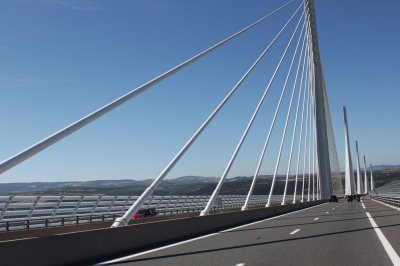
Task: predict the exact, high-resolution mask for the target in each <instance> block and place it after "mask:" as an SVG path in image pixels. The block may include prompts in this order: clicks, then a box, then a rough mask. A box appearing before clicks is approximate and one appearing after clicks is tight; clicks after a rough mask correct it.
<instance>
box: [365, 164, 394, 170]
mask: <svg viewBox="0 0 400 266" xmlns="http://www.w3.org/2000/svg"><path fill="white" fill-rule="evenodd" d="M389 169H400V164H398V165H385V164H382V165H373V166H372V170H373V171H383V170H389Z"/></svg>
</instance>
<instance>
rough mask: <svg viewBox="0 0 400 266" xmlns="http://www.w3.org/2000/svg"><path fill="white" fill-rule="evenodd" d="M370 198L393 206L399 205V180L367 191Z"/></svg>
mask: <svg viewBox="0 0 400 266" xmlns="http://www.w3.org/2000/svg"><path fill="white" fill-rule="evenodd" d="M369 196H370V197H371V198H372V199H375V200H378V201H380V202H383V203H386V204H388V205H391V206H393V207H396V208H399V207H400V182H396V183H391V184H387V185H384V186H381V187H378V188H376V189H374V190H373V191H370V192H369Z"/></svg>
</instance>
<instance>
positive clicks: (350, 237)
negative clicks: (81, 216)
mask: <svg viewBox="0 0 400 266" xmlns="http://www.w3.org/2000/svg"><path fill="white" fill-rule="evenodd" d="M364 206H365V207H366V208H365V209H364V208H363V205H362V204H361V203H357V202H351V203H347V202H343V201H341V202H339V203H327V204H323V205H319V206H316V207H312V208H308V209H305V210H301V211H298V212H295V213H290V214H286V215H282V216H278V217H276V218H272V219H267V220H265V221H262V222H257V223H253V224H250V225H247V226H243V227H239V228H236V229H231V230H226V231H222V232H220V233H217V234H212V235H210V236H208V237H203V238H200V239H197V240H194V241H187V242H185V243H183V244H177V245H171V246H169V247H165V248H160V249H156V250H152V251H148V252H143V253H139V254H133V255H132V256H128V257H125V258H120V259H118V260H117V261H114V262H112V263H108V264H115V265H240V264H241V265H350V264H351V265H393V264H392V261H391V259H390V257H389V256H388V253H387V251H386V250H385V248H384V246H383V245H382V243H381V241H380V239H379V238H378V236H377V234H376V232H375V231H374V229H373V227H372V225H371V222H370V221H369V219H368V217H367V215H366V212H367V211H368V212H369V213H370V214H371V216H372V217H374V219H376V222H377V223H378V226H381V225H382V226H386V227H383V228H382V230H383V232H384V234H385V235H386V234H391V233H393V232H392V231H396V230H397V231H399V229H400V226H399V223H400V221H399V220H393V219H400V217H399V215H398V214H396V213H395V212H398V211H397V210H393V209H390V208H388V207H386V206H383V205H381V204H379V203H375V202H372V201H371V200H364ZM398 234H399V233H398V232H397V233H396V234H394V233H393V237H392V236H391V237H389V238H388V239H389V241H390V242H393V243H397V244H395V245H394V249H396V248H399V246H398V245H399V239H400V238H399V237H397V238H396V235H397V236H398ZM396 241H397V242H396Z"/></svg>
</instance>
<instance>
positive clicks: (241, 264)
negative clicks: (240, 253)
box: [235, 263, 246, 266]
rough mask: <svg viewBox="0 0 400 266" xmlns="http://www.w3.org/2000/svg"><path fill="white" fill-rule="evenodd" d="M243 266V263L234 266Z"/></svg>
mask: <svg viewBox="0 0 400 266" xmlns="http://www.w3.org/2000/svg"><path fill="white" fill-rule="evenodd" d="M244 265H246V264H244V263H238V264H236V265H235V266H244Z"/></svg>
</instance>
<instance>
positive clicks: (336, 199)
mask: <svg viewBox="0 0 400 266" xmlns="http://www.w3.org/2000/svg"><path fill="white" fill-rule="evenodd" d="M329 202H338V198H337V196H336V195H331V197H330V199H329Z"/></svg>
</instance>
